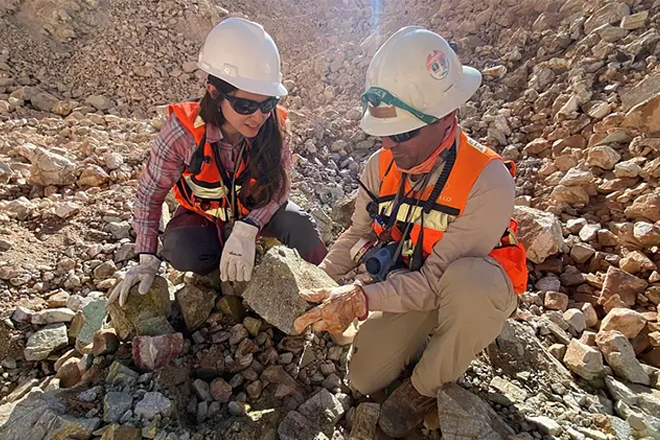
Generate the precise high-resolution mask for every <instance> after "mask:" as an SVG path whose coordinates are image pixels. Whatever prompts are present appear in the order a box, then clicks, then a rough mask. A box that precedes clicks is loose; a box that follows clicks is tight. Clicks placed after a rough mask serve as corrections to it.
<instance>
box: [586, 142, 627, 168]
mask: <svg viewBox="0 0 660 440" xmlns="http://www.w3.org/2000/svg"><path fill="white" fill-rule="evenodd" d="M620 160H621V155H620V154H619V153H617V152H616V150H614V149H613V148H612V147H609V146H607V145H601V146H598V147H591V148H589V149H588V150H587V162H586V163H587V165H589V166H592V167H600V168H602V169H604V170H611V169H613V168H614V165H616V163H617V162H618V161H620Z"/></svg>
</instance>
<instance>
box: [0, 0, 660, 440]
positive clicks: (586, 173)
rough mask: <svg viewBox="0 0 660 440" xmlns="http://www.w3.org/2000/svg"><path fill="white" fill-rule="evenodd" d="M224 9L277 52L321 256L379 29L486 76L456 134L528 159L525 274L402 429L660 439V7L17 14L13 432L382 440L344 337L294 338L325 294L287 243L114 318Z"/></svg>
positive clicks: (5, 32)
mask: <svg viewBox="0 0 660 440" xmlns="http://www.w3.org/2000/svg"><path fill="white" fill-rule="evenodd" d="M229 15H239V16H248V17H249V18H252V19H254V20H257V21H259V22H262V23H263V24H264V25H265V26H266V28H267V29H268V30H269V32H270V33H271V34H272V35H273V36H274V38H275V39H276V41H277V43H278V45H279V47H280V49H281V53H282V59H283V63H284V65H283V68H284V74H285V79H286V85H287V87H288V88H289V90H290V91H291V95H290V96H289V97H287V98H286V100H285V105H286V106H287V107H288V108H289V109H290V110H291V113H290V114H291V119H292V129H293V133H294V136H293V142H292V148H293V149H294V153H295V171H294V173H295V174H294V179H293V180H294V182H293V186H294V190H293V195H292V197H293V199H294V200H295V201H296V202H298V203H300V204H301V205H302V206H303V207H305V208H306V209H308V210H309V211H311V212H312V213H313V214H314V216H315V218H316V219H317V221H318V224H319V226H320V228H321V230H322V232H323V235H324V238H325V239H326V240H327V241H328V243H330V242H331V241H332V240H333V239H334V238H335V237H336V236H337V234H338V233H339V232H340V231H341V230H342V229H343V228H345V227H346V226H347V224H348V222H349V221H350V212H351V195H353V194H354V191H355V189H356V188H357V185H356V182H355V177H356V176H358V175H359V173H360V172H361V170H362V168H363V166H364V163H365V159H366V158H367V157H368V155H370V154H371V153H372V152H374V151H375V150H376V149H377V148H378V140H377V139H374V138H371V137H368V136H366V135H364V134H363V133H361V132H360V130H359V128H358V120H359V118H360V112H361V110H360V108H359V106H358V96H359V92H360V90H361V89H362V87H363V84H364V74H365V71H366V67H367V66H368V63H369V60H370V57H371V56H372V55H373V53H374V52H375V50H376V49H377V48H378V46H379V45H380V44H381V43H382V42H383V41H384V39H385V38H387V36H388V35H390V34H391V33H392V32H394V31H395V30H397V29H398V28H399V27H400V26H402V25H406V24H413V23H414V24H421V25H424V26H427V27H430V28H432V29H434V30H437V31H439V32H441V33H442V34H443V35H444V36H445V37H446V38H447V39H449V40H451V41H454V42H456V43H457V44H458V51H459V55H460V57H461V59H462V60H463V61H464V63H466V64H470V65H473V66H475V67H477V68H479V69H480V70H482V72H483V73H484V85H483V86H482V87H481V88H480V90H479V91H478V93H477V95H476V96H475V97H474V99H473V100H472V101H470V102H469V103H468V104H467V105H465V106H464V107H463V108H462V109H461V121H462V126H463V128H464V129H465V130H466V131H467V132H468V133H469V134H470V135H471V136H473V137H474V138H475V139H477V140H479V141H481V142H483V143H485V144H487V145H489V146H490V147H492V148H494V149H496V150H497V151H499V152H500V153H501V154H502V155H503V156H505V157H506V158H510V159H513V160H515V161H516V163H517V166H518V177H517V189H518V197H517V207H516V212H515V216H516V218H517V219H518V220H519V222H520V226H521V232H520V238H521V239H522V241H523V243H524V244H525V245H526V247H527V250H528V257H529V262H528V265H529V268H530V283H529V286H528V291H527V292H526V293H525V294H524V295H522V296H521V301H520V307H519V309H518V311H517V313H516V315H515V316H514V317H513V318H512V319H511V320H509V321H508V322H507V324H506V325H505V327H504V329H503V331H502V334H501V335H500V337H499V338H498V339H497V341H495V342H494V343H493V344H492V345H491V346H490V347H488V349H487V350H485V351H484V353H482V354H480V355H479V357H478V359H477V360H476V361H474V362H473V364H472V365H471V367H470V368H469V370H468V371H467V372H466V373H465V375H464V376H463V377H461V378H460V380H459V381H458V383H457V384H452V385H448V386H446V387H445V388H443V389H442V390H441V391H440V393H439V395H438V414H437V416H438V417H429V418H428V419H427V421H426V422H425V426H424V427H420V429H418V430H416V431H415V432H413V433H411V434H410V435H409V436H408V438H410V439H413V438H430V439H439V438H444V439H459V438H472V439H481V438H483V439H499V438H502V439H507V438H510V439H515V438H526V439H552V438H561V439H565V440H568V439H571V440H581V439H587V438H588V439H596V440H600V439H603V440H606V439H630V438H660V373H659V372H660V317H659V316H658V304H659V303H660V274H659V267H660V252H659V250H658V249H659V246H660V189H659V185H658V180H659V178H660V137H658V133H660V110H658V107H659V105H660V64H659V63H658V53H660V45H659V44H658V43H659V42H660V35H659V34H658V31H657V24H658V23H659V22H660V1H650V0H649V1H632V0H629V1H586V0H568V1H563V0H558V1H538V0H536V1H532V0H523V1H510V0H492V1H488V2H475V1H466V0H448V1H445V2H437V1H430V0H429V1H425V0H395V1H392V2H388V3H387V4H382V3H381V2H367V1H361V0H343V1H341V2H339V1H329V0H323V1H319V2H313V3H310V2H305V1H299V0H286V1H284V0H277V1H269V2H267V4H266V3H264V2H252V1H250V0H241V1H237V2H233V3H228V2H223V3H222V4H218V3H216V2H209V1H208V0H197V1H194V0H189V1H183V0H177V1H155V0H137V1H130V2H128V1H124V0H113V1H111V2H99V1H98V0H0V41H2V42H3V44H2V45H1V46H0V314H2V320H3V321H2V322H1V323H0V339H1V340H2V342H0V374H2V380H1V381H2V382H1V383H0V398H2V401H0V440H13V439H18V438H20V439H21V440H25V439H39V440H41V439H67V438H69V439H76V440H87V439H98V438H102V439H103V440H110V439H129V440H130V439H140V438H148V439H159V440H164V439H168V440H175V439H192V438H194V439H198V440H200V439H204V438H208V439H216V438H218V439H220V438H222V439H225V438H226V439H252V438H272V439H275V438H278V437H279V438H280V439H283V440H289V439H295V440H305V439H312V438H316V439H324V438H333V439H340V438H350V439H375V438H378V439H385V438H386V437H385V436H384V434H383V433H382V432H380V431H379V430H378V429H376V427H375V420H376V419H377V417H378V413H379V403H381V400H380V399H379V398H376V399H375V400H374V398H367V397H365V396H361V395H359V394H357V393H355V392H353V391H351V389H350V388H349V387H348V384H347V382H346V362H347V359H346V356H347V353H348V347H347V346H342V345H339V344H338V343H337V341H334V340H333V339H332V338H330V337H329V336H328V335H325V334H312V333H307V334H304V335H298V336H297V335H292V334H290V333H291V328H290V323H291V319H292V318H293V317H294V316H295V315H296V314H297V313H300V312H301V311H302V310H304V309H305V308H306V307H307V305H306V304H303V303H300V302H299V301H297V297H296V295H295V292H296V291H297V290H298V289H300V288H305V287H310V286H311V285H323V284H324V283H330V281H329V280H328V279H326V278H324V277H323V274H319V273H318V271H315V270H314V268H311V267H308V266H306V265H304V264H302V263H301V262H300V261H298V259H297V257H296V256H295V255H293V254H292V253H290V252H287V251H286V250H285V249H282V248H279V247H275V248H273V245H275V244H276V243H272V242H260V244H259V257H258V260H259V261H260V264H259V266H258V268H257V270H256V272H255V278H254V280H253V281H252V282H251V283H250V284H248V285H242V284H241V285H231V284H222V285H221V284H219V282H218V280H217V278H213V277H208V278H198V277H193V276H191V275H190V274H183V273H177V272H176V271H173V270H171V269H170V268H167V269H166V270H165V272H163V273H162V274H161V275H162V277H161V278H159V279H158V281H157V282H156V283H155V284H154V287H153V288H152V290H151V291H150V292H149V294H148V295H146V296H139V295H131V301H129V306H128V307H127V309H126V310H124V311H122V310H119V309H117V308H114V307H112V306H108V305H107V302H106V299H105V295H106V294H107V292H108V291H109V290H110V289H111V287H112V286H113V285H114V284H115V283H116V281H117V279H119V278H120V277H121V276H122V274H123V273H124V272H125V271H126V270H127V268H128V267H130V266H131V265H133V264H135V255H134V252H133V247H134V245H133V231H132V229H131V226H130V220H131V212H132V203H133V196H134V191H135V185H136V181H137V178H138V175H139V172H140V169H141V165H142V163H143V162H144V159H145V157H146V155H147V154H148V150H149V148H150V147H151V144H152V142H153V139H154V137H155V135H156V133H157V132H158V130H159V128H160V127H161V126H162V123H163V120H164V119H163V117H164V113H163V109H164V107H163V106H164V105H166V104H167V103H168V102H170V101H176V100H180V99H185V98H186V97H190V96H198V95H199V93H200V91H201V86H202V84H203V81H202V78H203V75H201V74H200V72H199V71H198V70H196V67H195V65H194V61H195V59H196V54H197V51H198V50H199V47H200V44H201V42H202V41H203V38H204V36H205V34H206V32H207V31H208V30H209V29H210V27H211V26H212V25H213V24H214V23H216V22H218V21H219V20H221V19H222V18H224V17H226V16H229ZM167 203H168V206H167V209H165V213H166V214H165V215H164V217H163V221H162V225H161V226H164V225H165V224H166V222H167V220H168V218H169V213H170V212H173V209H174V207H175V206H174V203H173V201H170V200H168V202H167ZM272 280H278V281H277V284H274V283H272ZM269 291H277V294H272V295H264V294H262V293H263V292H269ZM255 292H257V293H260V294H259V295H257V294H255ZM264 299H265V302H264ZM407 374H409V371H408V372H406V373H404V376H405V375H407ZM393 386H396V384H393Z"/></svg>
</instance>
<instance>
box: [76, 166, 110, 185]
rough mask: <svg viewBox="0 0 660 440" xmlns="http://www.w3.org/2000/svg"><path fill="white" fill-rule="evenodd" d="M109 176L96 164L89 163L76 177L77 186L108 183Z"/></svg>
mask: <svg viewBox="0 0 660 440" xmlns="http://www.w3.org/2000/svg"><path fill="white" fill-rule="evenodd" d="M108 180H110V176H109V175H108V173H106V172H105V170H104V169H103V168H101V167H100V166H98V165H94V164H89V165H87V167H86V168H85V169H84V170H83V172H82V174H81V175H80V177H79V178H78V186H81V187H83V186H92V187H96V186H101V185H105V184H106V183H108Z"/></svg>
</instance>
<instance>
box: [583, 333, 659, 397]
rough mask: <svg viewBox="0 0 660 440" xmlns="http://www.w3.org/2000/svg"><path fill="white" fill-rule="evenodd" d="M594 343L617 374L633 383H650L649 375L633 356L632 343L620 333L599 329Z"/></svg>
mask: <svg viewBox="0 0 660 440" xmlns="http://www.w3.org/2000/svg"><path fill="white" fill-rule="evenodd" d="M596 344H598V348H600V350H601V351H602V352H603V356H605V360H606V361H607V363H608V365H609V366H610V367H612V370H614V373H615V374H616V375H617V376H619V377H622V378H623V379H625V380H627V381H630V382H633V383H639V384H642V385H650V384H651V380H650V378H649V375H648V374H647V373H646V372H645V371H644V369H643V368H642V366H641V364H640V363H639V361H638V360H637V358H636V357H635V351H634V350H633V347H632V345H631V344H630V342H629V341H628V339H627V338H626V337H625V336H624V335H623V334H622V333H620V332H618V331H604V330H602V329H601V331H600V332H599V333H598V336H596Z"/></svg>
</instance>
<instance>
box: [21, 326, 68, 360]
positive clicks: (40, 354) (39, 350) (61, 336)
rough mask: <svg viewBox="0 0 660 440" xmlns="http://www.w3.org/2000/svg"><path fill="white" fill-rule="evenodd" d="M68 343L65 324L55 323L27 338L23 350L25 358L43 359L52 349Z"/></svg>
mask: <svg viewBox="0 0 660 440" xmlns="http://www.w3.org/2000/svg"><path fill="white" fill-rule="evenodd" d="M68 344H69V337H68V335H67V331H66V324H64V323H57V324H52V325H49V326H46V327H44V328H43V329H41V330H39V331H38V332H36V333H34V334H33V335H32V336H30V338H29V339H28V342H27V345H26V347H25V350H24V355H25V360H27V361H41V360H44V359H46V358H47V357H48V355H50V354H51V353H52V352H53V351H55V350H59V349H60V348H63V347H66V346H67V345H68Z"/></svg>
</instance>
